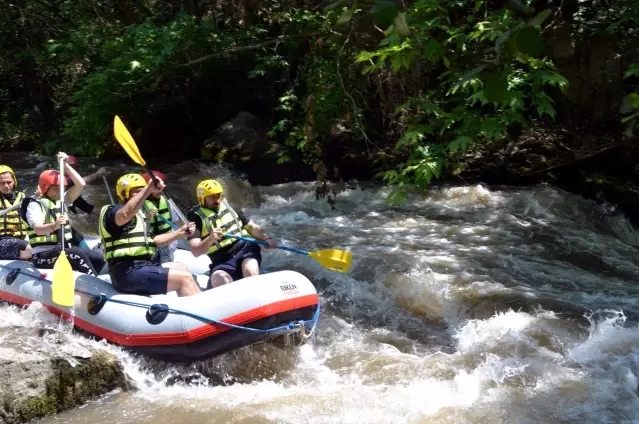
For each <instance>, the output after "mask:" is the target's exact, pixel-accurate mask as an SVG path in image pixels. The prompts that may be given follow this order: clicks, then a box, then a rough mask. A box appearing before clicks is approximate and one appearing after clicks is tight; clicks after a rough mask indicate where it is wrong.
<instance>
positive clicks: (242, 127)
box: [200, 112, 314, 185]
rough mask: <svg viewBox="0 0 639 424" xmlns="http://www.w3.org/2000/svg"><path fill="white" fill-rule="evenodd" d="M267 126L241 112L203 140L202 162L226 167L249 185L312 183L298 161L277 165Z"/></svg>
mask: <svg viewBox="0 0 639 424" xmlns="http://www.w3.org/2000/svg"><path fill="white" fill-rule="evenodd" d="M268 130H269V127H268V125H267V124H266V123H265V122H263V121H262V120H261V119H259V118H257V117H255V116H254V115H252V114H250V113H248V112H240V113H238V114H237V115H236V116H235V117H234V118H233V119H230V120H229V121H227V122H225V123H224V124H222V125H221V126H220V127H219V128H218V129H217V130H215V132H214V133H213V135H211V137H209V138H208V139H206V140H205V141H204V142H203V144H202V148H201V151H200V157H201V158H202V159H203V160H210V161H214V162H217V163H225V164H227V165H231V166H234V167H235V168H237V169H238V170H239V171H241V172H243V173H245V174H246V177H247V179H248V181H249V182H250V183H251V184H259V185H269V184H277V183H281V182H286V181H296V180H308V179H314V173H312V170H311V169H310V167H308V166H306V165H304V164H303V163H302V160H301V157H299V156H295V155H292V156H291V157H290V158H289V159H290V160H289V162H286V163H282V164H278V163H277V162H278V158H279V156H280V155H279V153H280V148H279V145H278V144H277V143H274V142H272V141H269V138H268V135H267V132H268Z"/></svg>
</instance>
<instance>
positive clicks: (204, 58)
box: [176, 32, 325, 68]
mask: <svg viewBox="0 0 639 424" xmlns="http://www.w3.org/2000/svg"><path fill="white" fill-rule="evenodd" d="M320 35H325V34H324V33H323V32H308V33H301V34H295V35H283V36H281V37H277V38H272V39H270V40H266V41H263V42H261V43H257V44H251V45H249V46H237V47H231V48H228V49H224V50H220V51H217V52H214V53H211V54H208V55H206V56H202V57H200V58H198V59H195V60H192V61H190V62H187V63H182V64H180V65H176V67H177V68H186V67H189V66H193V65H197V64H199V63H202V62H206V61H207V60H209V59H213V58H214V57H218V56H222V55H225V54H229V53H238V52H243V51H248V50H255V49H261V48H263V47H267V46H270V45H273V44H278V43H282V42H285V41H292V40H299V39H304V38H310V37H314V36H320Z"/></svg>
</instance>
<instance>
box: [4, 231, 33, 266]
mask: <svg viewBox="0 0 639 424" xmlns="http://www.w3.org/2000/svg"><path fill="white" fill-rule="evenodd" d="M28 245H29V242H28V241H27V240H22V239H18V238H15V237H2V238H0V260H5V261H13V260H16V259H20V251H21V250H24V249H26V248H27V246H28Z"/></svg>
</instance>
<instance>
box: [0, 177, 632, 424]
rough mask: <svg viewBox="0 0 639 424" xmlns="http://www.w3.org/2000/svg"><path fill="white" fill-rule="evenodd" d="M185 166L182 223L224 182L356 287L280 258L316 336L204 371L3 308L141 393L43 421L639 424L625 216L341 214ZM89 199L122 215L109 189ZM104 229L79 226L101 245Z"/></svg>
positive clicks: (459, 201)
mask: <svg viewBox="0 0 639 424" xmlns="http://www.w3.org/2000/svg"><path fill="white" fill-rule="evenodd" d="M173 166H174V168H169V167H168V166H167V168H166V170H167V171H168V172H166V173H167V174H168V178H169V181H168V183H169V186H168V187H169V189H170V190H171V194H172V195H173V196H174V197H176V198H177V199H179V202H180V204H182V206H183V207H184V208H186V207H187V205H190V204H192V203H193V202H194V194H193V193H192V191H193V188H194V187H195V184H197V182H198V181H199V179H201V178H203V177H204V176H213V177H217V178H220V179H221V180H222V181H223V183H224V185H225V187H226V188H227V192H228V196H229V198H230V201H231V202H232V203H233V204H235V205H239V206H240V207H242V208H243V209H244V211H245V212H246V213H247V215H248V216H250V217H252V218H253V219H255V220H256V221H257V222H259V223H260V224H263V225H264V226H265V227H266V228H267V229H268V231H269V234H272V235H276V237H277V238H278V239H279V241H280V243H281V244H285V245H289V246H296V247H300V248H304V249H308V250H315V249H322V248H329V247H335V248H339V249H348V250H351V251H352V252H353V257H354V263H353V269H352V271H351V272H350V273H349V274H338V273H333V272H330V271H328V270H325V269H323V268H322V267H321V266H320V265H318V264H317V263H315V262H314V261H313V260H311V259H310V258H306V257H302V256H298V255H294V254H289V253H286V252H283V251H281V250H268V251H264V254H263V256H264V265H266V266H267V267H268V268H269V269H294V270H296V271H299V272H301V273H303V274H305V275H306V276H308V277H309V278H310V279H311V280H312V281H313V282H314V283H315V284H316V287H317V288H318V291H319V292H320V296H321V299H322V304H323V307H324V312H323V315H322V317H321V319H320V323H319V326H318V328H317V331H316V334H315V336H314V337H313V338H312V340H311V341H310V342H309V343H308V344H306V345H304V346H302V347H299V348H295V347H290V346H280V345H277V344H262V345H256V346H252V347H248V348H245V349H242V350H239V351H236V352H231V353H228V354H226V355H224V356H222V357H219V358H215V359H212V360H209V361H207V362H204V363H200V364H195V365H191V366H176V365H167V364H164V363H160V362H156V361H150V360H146V359H144V358H141V357H137V356H132V355H131V354H129V353H127V352H126V351H123V350H121V349H119V348H117V347H114V346H109V345H107V344H105V343H97V342H93V341H90V340H88V339H86V338H84V337H82V336H78V335H76V334H75V333H72V332H71V331H70V329H69V328H66V327H64V326H62V327H60V325H61V324H59V322H60V321H59V319H57V318H54V317H52V316H51V315H49V314H48V312H47V311H46V310H44V309H43V308H41V307H40V306H38V305H37V304H34V305H32V306H30V307H29V308H28V309H26V310H19V309H18V308H15V307H13V306H2V307H0V329H2V330H4V333H6V332H8V331H12V329H15V328H43V327H47V328H51V329H52V330H53V331H56V332H62V333H63V334H65V335H66V337H67V340H68V342H69V343H70V344H74V345H79V346H85V347H87V346H92V347H94V348H99V349H106V350H108V351H110V352H112V353H114V354H115V355H116V356H118V358H120V360H121V361H122V363H123V364H124V366H125V370H126V373H127V375H128V376H129V378H130V379H131V381H132V382H133V383H134V386H135V388H136V390H134V391H132V392H129V393H119V394H115V395H112V396H108V397H105V398H103V399H100V400H98V401H95V402H92V403H90V404H89V405H87V406H85V407H83V408H80V409H77V410H73V411H69V412H65V413H62V414H59V415H58V416H57V417H53V418H47V419H45V420H44V422H55V423H80V422H89V421H90V422H93V423H96V424H100V423H105V424H106V423H109V424H115V423H123V424H124V423H130V422H136V423H147V422H148V423H151V422H157V420H158V419H160V420H162V421H166V422H189V423H207V424H208V423H276V422H277V423H367V424H369V423H483V422H491V423H493V422H508V423H542V422H543V423H555V422H556V423H573V422H583V423H607V422H610V423H613V422H614V423H619V422H639V397H638V396H637V388H638V382H637V376H638V375H639V328H638V326H637V321H638V317H639V288H638V287H637V284H636V282H637V281H639V265H638V263H639V261H638V260H637V259H638V258H639V249H638V247H637V246H639V243H638V242H637V241H638V240H639V236H638V234H637V233H636V232H634V231H633V229H632V228H631V227H630V226H629V224H628V223H627V221H626V220H625V219H624V218H623V216H618V215H616V216H609V215H607V214H606V213H605V211H602V210H601V209H600V208H599V207H598V206H597V205H596V204H594V203H593V202H589V201H586V200H584V199H582V198H580V197H578V196H574V195H571V194H568V193H565V192H563V191H560V190H557V189H553V188H550V187H546V186H538V187H533V188H528V189H511V188H502V189H488V188H486V187H483V186H480V185H477V186H467V187H443V188H436V189H432V190H431V191H430V193H429V194H428V195H427V196H425V197H412V198H411V199H409V202H408V204H407V205H405V206H402V207H391V206H388V205H387V204H386V202H385V195H386V192H385V190H384V189H382V188H376V187H368V188H360V187H359V186H358V185H357V184H356V183H353V184H351V185H349V188H348V189H347V190H346V191H345V192H343V193H341V194H340V195H339V196H338V197H337V203H336V210H332V208H331V206H330V205H329V204H327V203H326V202H323V201H320V202H318V201H316V200H315V195H314V193H313V192H312V190H310V188H311V187H312V184H310V183H299V182H297V183H289V184H282V185H278V186H270V187H250V186H248V185H247V184H246V183H244V182H243V181H242V180H241V179H238V178H237V177H236V176H234V175H233V174H231V173H229V172H228V171H226V170H224V169H222V168H206V167H200V168H198V170H197V174H196V175H194V173H192V174H190V175H185V174H183V173H182V172H183V171H181V169H180V168H179V167H176V165H173ZM190 166H193V165H190ZM132 169H133V168H132ZM160 169H163V171H164V169H165V168H160ZM171 170H173V172H171ZM120 171H122V172H124V170H119V171H118V172H120ZM112 177H113V178H112V179H113V180H115V178H117V176H116V175H115V174H114V175H112ZM110 179H111V178H110ZM88 197H89V199H90V200H91V201H93V202H94V203H96V204H102V203H104V202H105V201H106V194H105V193H104V190H103V189H102V187H100V186H91V187H89V190H88ZM93 220H94V218H90V219H88V220H86V219H84V218H77V219H76V222H77V225H79V226H80V227H81V228H82V229H83V230H84V231H86V232H87V233H93V234H94V233H95V229H94V227H95V223H94V222H93ZM4 333H0V340H1V338H2V337H3V336H2V334H4ZM31 337H32V338H31ZM31 337H26V338H25V340H24V343H32V344H35V342H34V340H39V339H36V336H31Z"/></svg>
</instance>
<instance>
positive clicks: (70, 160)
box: [67, 155, 79, 166]
mask: <svg viewBox="0 0 639 424" xmlns="http://www.w3.org/2000/svg"><path fill="white" fill-rule="evenodd" d="M67 163H68V164H69V165H71V166H75V165H77V164H78V163H79V161H78V158H77V157H75V156H73V155H68V156H67Z"/></svg>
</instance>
